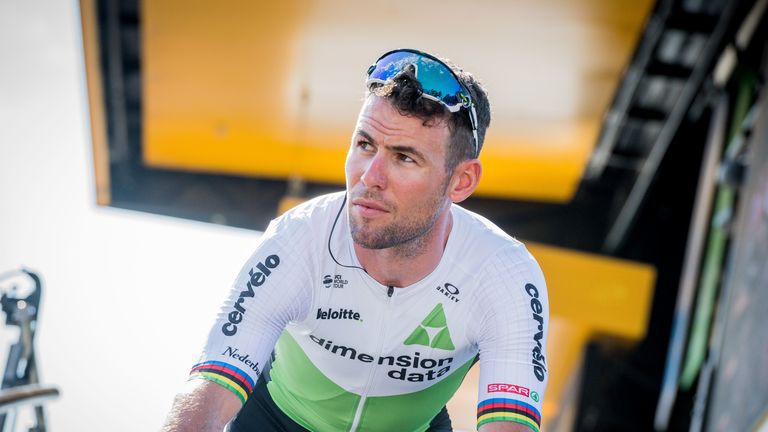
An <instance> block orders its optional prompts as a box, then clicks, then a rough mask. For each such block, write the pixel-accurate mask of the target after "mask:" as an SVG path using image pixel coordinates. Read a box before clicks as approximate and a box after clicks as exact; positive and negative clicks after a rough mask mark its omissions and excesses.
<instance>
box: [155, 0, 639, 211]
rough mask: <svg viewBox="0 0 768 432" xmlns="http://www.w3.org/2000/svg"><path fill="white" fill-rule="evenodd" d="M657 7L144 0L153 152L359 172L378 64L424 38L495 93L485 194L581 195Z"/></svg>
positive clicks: (198, 168) (206, 168)
mask: <svg viewBox="0 0 768 432" xmlns="http://www.w3.org/2000/svg"><path fill="white" fill-rule="evenodd" d="M652 4H653V1H652V0H623V1H622V0H548V1H546V2H540V1H534V0H531V1H510V2H497V1H482V0H480V1H477V2H474V3H473V5H472V8H473V13H472V14H466V13H465V12H466V5H465V3H464V2H458V1H442V0H423V1H420V2H416V3H414V2H411V1H408V0H393V1H391V2H386V4H385V5H384V4H382V5H379V6H378V7H377V9H376V10H372V9H371V7H370V4H369V3H366V2H359V1H354V0H337V1H334V2H323V1H317V0H285V1H281V2H253V1H249V0H224V1H219V2H207V1H201V0H196V1H182V0H158V1H143V2H142V5H141V13H142V17H141V29H142V35H141V40H142V51H141V52H142V54H141V55H142V58H141V69H142V91H143V96H142V104H143V105H142V107H143V111H142V112H143V118H142V130H143V143H142V144H143V151H144V155H143V156H144V161H145V163H146V164H148V165H150V166H153V167H164V168H169V169H178V170H186V171H195V172H211V173H226V174H234V175H243V176H258V177H271V178H279V179H286V178H289V177H301V178H303V179H304V180H307V181H320V182H332V183H338V184H343V180H344V177H343V164H344V158H345V154H346V150H347V147H348V142H349V138H350V134H351V131H352V129H353V126H354V122H355V117H356V114H357V111H358V109H359V107H360V102H361V98H362V94H363V89H364V87H363V80H364V71H365V69H366V67H367V65H368V64H369V63H370V62H371V61H373V60H374V59H375V58H376V56H378V55H379V54H381V53H382V52H384V51H386V50H389V49H392V48H395V47H416V48H421V49H424V50H426V51H429V52H432V53H436V54H439V55H447V56H449V57H450V58H451V59H452V60H454V61H456V62H457V63H458V64H461V65H462V66H463V67H465V68H466V69H467V70H471V71H473V72H475V73H476V74H477V75H478V76H479V77H480V78H481V79H482V80H483V81H484V83H485V84H486V87H487V88H488V89H489V92H490V98H491V102H492V107H493V113H494V114H493V115H494V117H493V121H492V125H491V129H490V130H489V134H488V139H487V142H486V145H485V149H484V151H483V154H482V157H481V159H482V160H483V162H484V164H485V167H486V169H485V172H484V177H483V179H482V180H481V182H480V186H479V188H478V192H477V193H478V195H485V196H494V197H501V198H517V199H529V200H542V201H553V202H566V201H568V200H570V198H571V197H572V196H573V193H574V191H575V190H576V187H577V185H578V183H579V181H580V178H581V174H582V171H583V169H584V166H585V163H586V161H587V159H588V157H589V154H590V153H591V151H592V147H593V145H594V143H595V141H596V139H597V134H598V131H599V127H600V123H601V118H602V115H603V113H604V112H605V110H606V108H607V107H608V105H609V103H610V101H611V99H612V97H613V93H614V91H615V89H616V86H617V85H618V83H619V81H620V78H621V73H622V71H623V69H624V67H625V65H626V64H627V62H628V61H629V59H630V56H631V53H632V51H633V49H634V46H635V42H636V41H637V39H638V37H639V34H640V32H641V29H642V25H643V23H644V20H645V17H646V16H647V15H648V13H649V10H650V7H651V6H652ZM425 16H429V19H424V17H425ZM457 17H461V18H460V19H458V20H457ZM452 22H456V25H457V26H460V29H461V31H446V29H445V28H444V27H445V23H452Z"/></svg>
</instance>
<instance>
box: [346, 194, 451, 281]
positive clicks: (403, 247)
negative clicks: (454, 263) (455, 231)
mask: <svg viewBox="0 0 768 432" xmlns="http://www.w3.org/2000/svg"><path fill="white" fill-rule="evenodd" d="M452 227H453V216H452V215H451V211H450V205H449V206H447V207H446V208H445V209H444V210H443V211H442V214H441V215H440V216H439V217H438V219H437V221H435V225H434V226H433V227H432V228H431V229H430V230H429V231H428V232H427V233H426V234H424V235H423V236H420V237H417V238H415V239H413V240H410V241H408V242H406V243H403V244H400V245H397V246H394V247H391V248H387V249H366V248H364V247H362V246H360V245H358V244H357V243H354V248H355V253H356V254H357V259H358V260H359V261H360V264H362V266H363V268H364V269H365V271H366V272H367V273H368V274H369V275H370V276H371V277H372V278H374V279H376V281H378V282H379V283H380V284H382V285H388V286H394V287H406V286H408V285H411V284H413V283H416V282H418V281H420V280H421V279H423V278H424V277H426V276H427V275H428V274H430V273H431V272H432V270H434V269H435V268H436V267H437V265H438V264H440V259H441V258H442V257H443V251H444V250H445V245H446V244H447V243H448V236H449V235H450V233H451V228H452Z"/></svg>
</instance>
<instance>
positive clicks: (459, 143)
mask: <svg viewBox="0 0 768 432" xmlns="http://www.w3.org/2000/svg"><path fill="white" fill-rule="evenodd" d="M440 60H441V61H442V62H443V63H445V64H446V65H447V66H448V67H450V68H451V70H452V71H453V73H454V74H456V76H457V77H458V78H459V81H460V82H461V84H463V85H464V87H466V88H467V90H469V93H470V96H471V97H472V101H473V102H474V104H475V111H476V112H477V140H478V142H477V153H478V155H479V154H480V150H481V149H482V148H483V142H485V132H486V130H487V129H488V126H489V125H490V123H491V106H490V103H489V102H488V94H487V92H486V90H485V88H484V87H483V85H482V84H481V83H480V81H478V80H477V78H475V77H474V76H473V75H472V74H471V73H469V72H466V71H464V70H462V69H460V68H458V67H457V66H456V65H454V64H453V63H451V62H450V61H448V60H445V59H442V58H441V59H440ZM368 94H369V95H370V94H374V95H376V96H380V97H384V98H386V99H387V100H388V101H389V102H390V103H391V104H392V106H394V107H395V109H396V110H397V111H398V112H399V113H400V114H402V115H405V116H412V117H416V118H419V119H421V120H423V121H424V123H423V124H424V126H432V125H434V124H437V123H439V122H440V121H447V122H448V130H449V131H450V133H451V140H450V142H449V144H448V152H447V157H446V160H445V169H446V171H447V172H448V173H450V172H452V171H453V169H454V168H456V166H457V165H458V164H459V163H460V162H462V161H464V160H467V159H471V158H472V157H473V153H474V137H473V136H472V123H471V122H470V120H469V115H468V113H467V110H466V109H465V108H462V109H461V110H459V111H457V112H455V113H452V112H450V111H449V110H448V108H446V107H445V106H443V105H442V104H440V103H439V102H435V101H433V100H430V99H427V98H423V97H421V95H422V87H421V84H420V83H419V81H418V80H417V79H416V76H415V74H414V68H406V69H404V70H403V71H402V72H400V73H399V74H397V75H396V76H395V77H393V78H392V79H391V80H388V81H387V82H386V83H384V84H381V83H371V84H369V86H368Z"/></svg>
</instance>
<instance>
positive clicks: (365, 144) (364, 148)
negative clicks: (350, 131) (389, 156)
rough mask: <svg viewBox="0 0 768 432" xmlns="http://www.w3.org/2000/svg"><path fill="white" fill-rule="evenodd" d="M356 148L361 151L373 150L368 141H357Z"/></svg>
mask: <svg viewBox="0 0 768 432" xmlns="http://www.w3.org/2000/svg"><path fill="white" fill-rule="evenodd" d="M357 146H358V147H359V148H360V150H362V151H372V150H373V145H372V144H371V143H369V142H368V141H358V142H357Z"/></svg>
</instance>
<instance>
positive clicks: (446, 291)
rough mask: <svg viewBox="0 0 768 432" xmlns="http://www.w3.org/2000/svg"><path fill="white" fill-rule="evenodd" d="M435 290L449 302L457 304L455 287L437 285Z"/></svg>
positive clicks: (445, 284) (447, 284) (456, 289)
mask: <svg viewBox="0 0 768 432" xmlns="http://www.w3.org/2000/svg"><path fill="white" fill-rule="evenodd" d="M435 290H436V291H437V292H439V293H441V294H442V295H444V296H445V297H446V298H448V300H451V301H453V302H455V303H458V302H459V298H458V295H459V289H458V288H456V285H453V284H450V283H447V282H446V283H444V284H443V285H438V286H437V288H435Z"/></svg>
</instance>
